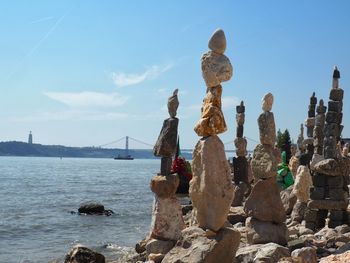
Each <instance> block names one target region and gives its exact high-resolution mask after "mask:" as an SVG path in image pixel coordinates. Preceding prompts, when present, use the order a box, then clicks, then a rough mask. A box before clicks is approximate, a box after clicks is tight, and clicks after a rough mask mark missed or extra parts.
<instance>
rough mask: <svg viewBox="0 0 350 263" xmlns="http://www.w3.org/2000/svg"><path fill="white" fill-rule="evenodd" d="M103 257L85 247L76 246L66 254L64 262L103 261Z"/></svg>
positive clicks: (87, 262) (100, 262) (86, 262)
mask: <svg viewBox="0 0 350 263" xmlns="http://www.w3.org/2000/svg"><path fill="white" fill-rule="evenodd" d="M105 262H106V260H105V257H104V256H103V255H102V254H100V253H97V252H95V251H93V250H91V249H89V248H87V247H81V246H76V247H73V248H72V249H71V251H70V252H69V253H68V254H67V255H66V258H65V260H64V263H105Z"/></svg>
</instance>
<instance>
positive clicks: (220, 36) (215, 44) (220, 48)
mask: <svg viewBox="0 0 350 263" xmlns="http://www.w3.org/2000/svg"><path fill="white" fill-rule="evenodd" d="M208 47H209V49H210V50H212V51H214V52H216V53H218V54H224V52H225V50H226V36H225V32H224V31H223V30H222V29H220V28H219V29H217V30H216V31H215V32H214V33H213V35H212V36H211V38H210V39H209V43H208Z"/></svg>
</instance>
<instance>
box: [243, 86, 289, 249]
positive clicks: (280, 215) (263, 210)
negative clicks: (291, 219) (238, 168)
mask: <svg viewBox="0 0 350 263" xmlns="http://www.w3.org/2000/svg"><path fill="white" fill-rule="evenodd" d="M272 104H273V95H272V94H271V93H268V94H266V95H265V96H264V98H263V107H262V108H263V113H262V114H260V116H259V118H258V124H259V132H260V144H258V145H257V146H256V148H255V149H254V153H253V159H252V169H253V174H254V177H255V180H256V184H255V185H254V186H253V189H252V191H251V193H250V195H249V197H248V198H247V200H246V202H245V204H244V211H245V213H246V214H247V216H249V217H248V218H247V220H246V229H247V241H248V243H249V244H259V243H269V242H273V243H277V244H281V245H285V244H286V243H287V236H288V233H287V231H288V230H287V227H286V224H285V220H286V213H285V210H284V208H283V204H282V201H281V197H280V193H279V188H278V186H277V182H276V175H277V164H276V159H275V157H274V154H273V147H274V145H275V141H276V127H275V120H274V115H273V113H272V112H271V109H272Z"/></svg>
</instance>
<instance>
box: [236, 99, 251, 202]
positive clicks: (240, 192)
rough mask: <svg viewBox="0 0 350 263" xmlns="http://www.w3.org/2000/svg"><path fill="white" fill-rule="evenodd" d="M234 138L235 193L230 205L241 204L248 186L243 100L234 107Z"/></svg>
mask: <svg viewBox="0 0 350 263" xmlns="http://www.w3.org/2000/svg"><path fill="white" fill-rule="evenodd" d="M236 112H237V113H236V122H237V129H236V139H235V141H234V143H235V147H236V155H237V157H233V160H232V165H233V181H234V183H235V194H234V198H233V202H232V206H241V205H242V202H243V198H244V194H245V192H246V191H247V189H248V187H249V183H248V161H247V158H246V155H247V140H246V138H244V137H243V129H244V126H243V125H244V120H245V113H244V112H245V106H244V103H243V101H241V103H240V105H238V106H237V107H236Z"/></svg>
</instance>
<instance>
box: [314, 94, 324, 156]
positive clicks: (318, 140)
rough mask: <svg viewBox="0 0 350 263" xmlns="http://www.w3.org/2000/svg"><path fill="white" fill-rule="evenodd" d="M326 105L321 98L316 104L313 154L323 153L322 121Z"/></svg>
mask: <svg viewBox="0 0 350 263" xmlns="http://www.w3.org/2000/svg"><path fill="white" fill-rule="evenodd" d="M326 110H327V107H326V106H324V103H323V100H322V99H321V100H320V102H319V105H318V106H317V109H316V112H317V115H316V117H315V126H314V131H313V139H314V154H318V155H322V154H323V141H324V132H323V130H324V123H325V119H326V116H325V113H326Z"/></svg>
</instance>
